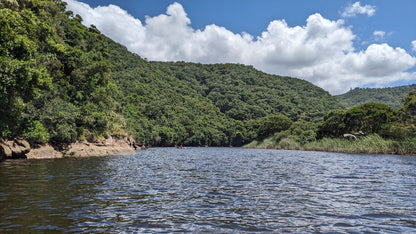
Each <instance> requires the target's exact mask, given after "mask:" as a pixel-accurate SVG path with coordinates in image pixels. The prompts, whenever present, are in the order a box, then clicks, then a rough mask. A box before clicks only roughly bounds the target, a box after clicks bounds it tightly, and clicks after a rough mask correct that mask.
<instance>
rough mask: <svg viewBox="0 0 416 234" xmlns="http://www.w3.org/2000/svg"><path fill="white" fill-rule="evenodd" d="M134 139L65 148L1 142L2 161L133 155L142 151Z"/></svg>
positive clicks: (15, 140) (128, 138) (20, 140)
mask: <svg viewBox="0 0 416 234" xmlns="http://www.w3.org/2000/svg"><path fill="white" fill-rule="evenodd" d="M141 148H142V147H140V146H138V145H137V144H136V142H135V141H134V139H132V138H130V137H125V138H124V139H114V138H112V137H110V138H108V139H105V140H102V141H98V142H75V143H72V144H68V145H63V146H60V147H58V146H52V145H49V144H42V145H30V144H29V142H27V141H26V140H23V139H13V140H0V159H1V160H4V159H16V158H26V159H51V158H64V157H92V156H107V155H131V154H134V153H135V150H137V149H141Z"/></svg>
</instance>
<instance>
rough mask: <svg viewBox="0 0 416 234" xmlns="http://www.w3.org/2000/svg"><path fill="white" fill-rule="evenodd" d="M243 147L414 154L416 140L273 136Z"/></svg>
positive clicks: (377, 137) (373, 136) (369, 137)
mask: <svg viewBox="0 0 416 234" xmlns="http://www.w3.org/2000/svg"><path fill="white" fill-rule="evenodd" d="M244 147H245V148H261V149H285V150H305V151H325V152H334V153H352V154H398V155H416V140H415V139H406V140H400V141H397V140H388V139H383V138H382V137H380V136H379V135H377V134H373V135H369V136H365V137H360V138H357V139H341V138H323V139H320V140H316V141H312V142H308V143H305V144H300V143H299V142H297V141H296V140H294V139H292V138H290V137H289V138H283V139H281V140H279V141H276V140H275V139H273V137H270V138H266V139H265V140H263V141H253V142H251V143H250V144H247V145H245V146H244Z"/></svg>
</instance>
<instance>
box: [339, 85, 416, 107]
mask: <svg viewBox="0 0 416 234" xmlns="http://www.w3.org/2000/svg"><path fill="white" fill-rule="evenodd" d="M413 90H416V84H413V85H406V86H398V87H390V88H374V89H372V88H371V89H370V88H355V89H353V90H350V91H348V92H347V93H345V94H341V95H337V96H335V97H337V98H338V100H340V101H341V102H342V103H343V104H345V105H346V106H347V107H350V108H351V107H354V106H359V105H362V104H364V103H369V102H378V103H383V104H386V105H388V106H390V107H391V108H394V109H398V108H400V107H402V105H403V98H404V97H405V96H406V95H407V94H408V93H409V92H411V91H413Z"/></svg>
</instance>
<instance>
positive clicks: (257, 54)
mask: <svg viewBox="0 0 416 234" xmlns="http://www.w3.org/2000/svg"><path fill="white" fill-rule="evenodd" d="M67 3H68V9H69V10H72V11H73V12H75V13H77V14H80V15H81V17H82V18H83V19H84V24H85V25H90V24H94V25H95V26H96V27H97V28H98V29H99V30H100V31H101V32H102V33H103V34H105V35H107V36H108V37H110V38H112V39H113V40H115V41H117V42H119V43H121V44H123V45H125V46H126V47H127V48H128V49H129V50H130V51H132V52H135V53H137V54H139V55H141V56H143V57H146V58H148V59H149V60H158V61H189V62H200V63H242V64H249V65H254V66H255V67H256V68H258V69H260V70H262V71H265V72H268V73H272V74H278V75H288V76H293V77H299V78H302V79H305V80H308V81H310V82H312V83H314V84H315V85H318V86H320V87H322V88H324V89H326V90H328V91H330V92H331V93H332V94H339V93H342V92H345V91H348V89H349V88H351V87H358V86H364V85H369V84H373V85H379V86H381V85H385V84H389V83H391V82H394V81H398V80H410V79H416V74H415V73H408V72H406V71H407V70H408V69H409V68H412V67H413V66H415V64H416V58H415V57H412V56H411V55H409V54H408V53H407V52H406V51H405V50H403V49H401V48H392V47H391V46H389V45H388V44H370V45H369V46H368V47H367V49H366V50H365V51H356V50H355V48H354V46H353V40H354V39H355V37H356V36H355V35H354V33H353V32H352V30H351V28H350V27H347V26H345V25H344V22H343V20H337V21H332V20H329V19H325V18H324V17H322V16H321V15H320V14H313V15H311V16H309V17H308V19H307V20H306V24H305V25H303V26H295V27H290V26H288V24H287V23H286V22H285V20H274V21H272V22H270V24H269V25H268V27H267V30H266V31H264V32H263V33H262V34H261V35H260V36H258V37H253V36H252V35H250V34H247V33H241V34H236V33H233V32H231V31H229V30H228V29H226V28H224V27H220V26H217V25H207V26H206V27H205V28H204V29H203V30H195V29H193V28H192V27H191V26H190V23H191V20H190V19H189V18H188V16H187V14H186V12H185V10H184V9H183V7H182V5H180V4H179V3H174V4H172V5H170V6H169V7H168V9H167V11H166V13H165V14H161V15H158V16H154V17H147V18H146V20H145V23H142V22H141V21H140V20H139V19H135V18H134V17H133V16H131V15H129V14H128V13H127V12H126V11H124V10H122V9H120V8H119V7H118V6H114V5H109V6H106V7H97V8H94V9H92V8H91V7H89V6H88V5H87V4H84V3H80V2H77V1H75V0H67ZM376 34H380V35H381V34H382V33H381V31H380V32H377V33H376V32H375V33H374V35H376ZM415 44H416V41H414V42H413V45H414V46H415Z"/></svg>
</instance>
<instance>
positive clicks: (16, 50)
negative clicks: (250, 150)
mask: <svg viewBox="0 0 416 234" xmlns="http://www.w3.org/2000/svg"><path fill="white" fill-rule="evenodd" d="M0 11H1V14H0V34H1V37H0V67H1V68H2V72H1V74H0V102H1V103H0V104H1V106H2V108H1V110H0V137H2V138H13V137H17V136H23V137H25V138H26V139H29V140H30V141H31V142H33V143H45V142H50V143H53V144H62V143H69V142H73V141H77V140H88V141H95V140H98V139H103V138H106V137H108V136H110V135H112V136H115V137H123V136H126V135H132V136H133V137H134V138H135V139H136V140H137V141H138V142H139V143H140V144H145V145H152V146H173V145H175V144H185V145H213V146H220V145H221V146H229V145H234V146H241V145H243V144H246V143H248V142H251V141H252V140H253V139H256V138H264V137H267V136H268V135H269V134H273V132H274V131H278V130H283V129H285V128H287V127H288V126H289V123H291V122H297V121H304V122H311V123H316V122H317V121H319V120H320V119H321V118H322V117H323V116H324V115H325V113H327V112H328V111H330V110H333V109H336V108H342V105H341V104H339V102H338V101H337V100H336V99H335V98H334V97H332V96H331V95H329V93H328V92H326V91H324V90H322V89H320V88H318V87H316V86H314V85H312V84H310V83H308V82H306V81H303V80H299V79H294V78H289V77H280V76H275V75H268V74H265V73H262V72H260V71H257V70H256V69H254V68H253V67H250V66H243V65H238V64H217V65H202V64H194V63H183V62H176V63H161V62H147V61H146V60H144V59H142V58H140V56H138V55H135V54H133V53H130V52H128V51H127V49H126V48H125V47H123V46H121V45H119V44H117V43H115V42H113V41H112V40H110V39H108V38H106V37H105V36H103V35H101V34H100V32H99V31H98V30H97V29H96V28H95V27H94V26H91V27H90V28H86V27H84V26H83V25H82V24H81V21H82V19H81V17H80V16H78V15H75V16H74V15H73V13H72V12H67V11H65V3H63V2H62V1H59V0H53V1H51V0H49V1H48V0H17V1H2V2H1V5H0ZM280 124H282V126H281V125H280Z"/></svg>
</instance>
